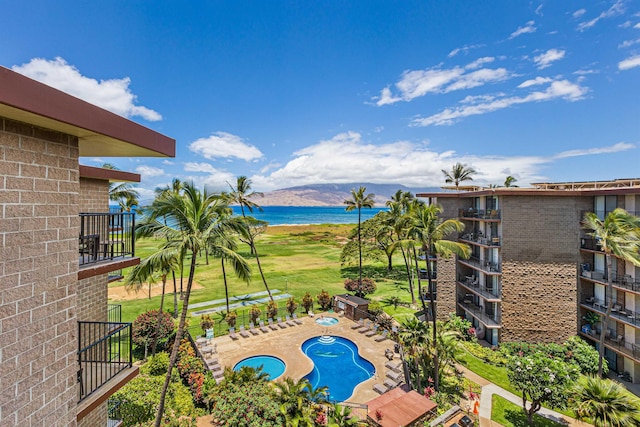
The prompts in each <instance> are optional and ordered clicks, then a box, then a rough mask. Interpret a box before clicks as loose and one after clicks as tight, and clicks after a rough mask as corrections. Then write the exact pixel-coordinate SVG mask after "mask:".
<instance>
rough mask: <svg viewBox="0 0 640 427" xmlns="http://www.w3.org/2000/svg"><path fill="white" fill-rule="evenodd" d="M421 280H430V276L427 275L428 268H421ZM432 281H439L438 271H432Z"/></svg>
mask: <svg viewBox="0 0 640 427" xmlns="http://www.w3.org/2000/svg"><path fill="white" fill-rule="evenodd" d="M420 279H422V280H428V279H429V275H428V274H427V269H426V268H421V269H420ZM431 279H433V280H437V279H438V271H437V270H432V271H431Z"/></svg>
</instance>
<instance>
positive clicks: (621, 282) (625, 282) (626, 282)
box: [580, 264, 640, 292]
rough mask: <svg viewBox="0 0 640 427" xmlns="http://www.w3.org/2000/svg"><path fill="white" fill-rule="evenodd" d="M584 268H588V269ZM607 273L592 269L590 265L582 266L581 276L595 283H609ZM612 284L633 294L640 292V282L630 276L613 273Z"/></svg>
mask: <svg viewBox="0 0 640 427" xmlns="http://www.w3.org/2000/svg"><path fill="white" fill-rule="evenodd" d="M584 266H587V267H586V269H585V267H584ZM606 273H607V272H606V271H605V270H600V269H594V268H591V267H589V266H588V264H582V265H581V272H580V275H581V276H582V277H586V278H587V279H591V280H593V281H597V282H601V283H607V281H608V275H607V274H606ZM611 282H613V286H616V287H619V288H624V289H627V290H630V291H633V292H640V280H638V279H634V278H633V277H632V276H631V275H629V274H624V273H622V274H619V273H617V272H615V271H614V272H612V273H611Z"/></svg>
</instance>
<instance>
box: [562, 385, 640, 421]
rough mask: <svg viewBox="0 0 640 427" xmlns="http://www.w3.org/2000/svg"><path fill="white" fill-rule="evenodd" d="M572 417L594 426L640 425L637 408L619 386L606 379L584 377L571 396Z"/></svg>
mask: <svg viewBox="0 0 640 427" xmlns="http://www.w3.org/2000/svg"><path fill="white" fill-rule="evenodd" d="M573 399H574V401H575V412H576V416H577V417H576V418H577V419H579V420H590V421H592V422H593V424H594V425H595V426H596V427H634V426H637V425H640V407H639V406H638V405H637V404H636V402H635V401H634V400H633V399H632V398H631V397H630V396H629V393H628V392H627V391H626V390H625V388H624V387H623V386H621V385H620V384H618V383H617V382H615V381H611V380H609V379H604V378H598V377H588V378H587V381H586V382H585V383H584V384H581V385H579V386H578V387H577V389H576V392H575V394H574V398H573Z"/></svg>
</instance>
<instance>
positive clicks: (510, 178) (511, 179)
mask: <svg viewBox="0 0 640 427" xmlns="http://www.w3.org/2000/svg"><path fill="white" fill-rule="evenodd" d="M516 182H518V180H517V179H516V177H514V176H511V175H509V176H508V177H506V178H505V180H504V186H505V187H517V185H515V183H516Z"/></svg>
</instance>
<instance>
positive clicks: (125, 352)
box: [77, 321, 138, 420]
mask: <svg viewBox="0 0 640 427" xmlns="http://www.w3.org/2000/svg"><path fill="white" fill-rule="evenodd" d="M77 357H78V373H77V377H78V385H79V387H78V391H79V394H78V410H77V419H78V420H81V419H82V418H84V417H85V416H86V415H87V414H89V413H90V412H91V411H92V410H93V409H94V408H95V407H96V406H98V405H100V404H101V403H103V402H105V401H107V399H108V398H109V397H110V396H111V395H112V394H113V393H115V392H116V391H118V389H120V387H122V386H123V385H125V384H126V383H128V382H129V381H130V380H131V379H133V378H134V377H135V376H136V375H138V367H137V366H133V364H132V359H131V323H121V322H80V321H79V322H78V353H77Z"/></svg>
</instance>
